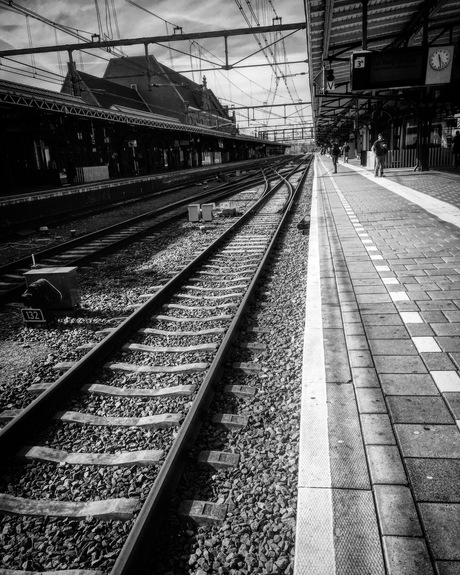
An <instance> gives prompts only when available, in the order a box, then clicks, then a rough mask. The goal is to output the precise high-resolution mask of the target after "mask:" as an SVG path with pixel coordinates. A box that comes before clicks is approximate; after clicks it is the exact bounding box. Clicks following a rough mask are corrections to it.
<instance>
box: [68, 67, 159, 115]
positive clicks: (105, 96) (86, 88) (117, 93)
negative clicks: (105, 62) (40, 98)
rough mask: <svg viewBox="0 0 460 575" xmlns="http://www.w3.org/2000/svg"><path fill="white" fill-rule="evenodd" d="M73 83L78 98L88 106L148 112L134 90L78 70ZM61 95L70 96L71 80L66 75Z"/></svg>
mask: <svg viewBox="0 0 460 575" xmlns="http://www.w3.org/2000/svg"><path fill="white" fill-rule="evenodd" d="M74 82H76V83H77V86H78V92H79V96H80V97H81V98H82V100H84V101H85V102H86V103H88V104H93V105H95V106H100V107H101V108H110V107H112V106H123V107H125V108H131V109H133V110H140V111H143V112H148V111H149V109H148V107H147V106H146V104H145V102H144V101H143V100H142V98H141V97H140V95H139V94H138V93H137V91H136V90H133V89H131V88H127V87H125V86H123V85H121V84H117V83H116V82H110V81H108V80H105V79H104V78H97V77H96V76H91V74H86V73H85V72H81V71H79V70H75V72H74ZM61 92H62V93H64V94H72V80H71V77H70V73H68V74H67V76H66V79H65V80H64V84H63V86H62V90H61Z"/></svg>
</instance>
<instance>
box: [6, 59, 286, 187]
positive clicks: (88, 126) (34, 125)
mask: <svg viewBox="0 0 460 575" xmlns="http://www.w3.org/2000/svg"><path fill="white" fill-rule="evenodd" d="M0 125H1V127H0V135H1V138H0V141H1V144H0V145H1V147H2V151H1V154H0V170H1V173H2V178H3V185H2V194H3V195H5V194H8V193H10V192H11V191H17V190H21V189H23V190H24V191H27V190H28V189H30V188H32V187H33V188H37V187H39V186H49V185H56V186H58V185H63V184H72V183H79V182H91V181H100V180H108V179H110V178H122V177H132V176H137V175H147V174H154V173H158V172H163V171H169V170H178V169H185V168H193V167H199V166H207V165H214V164H221V163H228V162H233V161H241V160H248V159H254V158H259V157H260V158H265V157H267V156H270V155H279V154H283V153H284V152H285V150H286V148H287V146H286V145H285V144H283V143H280V142H271V141H268V140H261V139H259V138H255V137H252V136H247V135H243V134H240V133H239V131H238V128H237V126H236V123H235V117H234V116H233V115H232V116H231V115H229V113H228V109H227V108H226V107H224V106H222V105H221V104H220V102H219V100H218V99H217V97H216V96H215V95H214V93H213V92H212V90H210V89H209V88H208V86H207V82H206V78H205V77H204V78H203V82H202V84H197V83H195V82H192V81H191V80H189V79H188V78H186V77H185V76H182V75H181V74H178V73H177V72H175V71H174V70H172V69H171V68H168V67H167V66H164V65H163V64H161V63H160V62H158V60H156V58H155V57H154V56H152V55H150V56H147V57H125V58H113V59H111V60H110V61H109V63H108V66H107V68H106V71H105V74H104V77H103V78H98V77H96V76H92V75H90V74H87V73H85V72H82V71H80V70H77V69H76V67H75V66H74V65H72V64H69V71H68V73H67V76H66V78H65V81H64V83H63V86H62V89H61V92H60V93H58V92H53V91H49V90H43V89H40V88H35V87H31V86H26V85H22V84H19V83H14V82H8V81H0Z"/></svg>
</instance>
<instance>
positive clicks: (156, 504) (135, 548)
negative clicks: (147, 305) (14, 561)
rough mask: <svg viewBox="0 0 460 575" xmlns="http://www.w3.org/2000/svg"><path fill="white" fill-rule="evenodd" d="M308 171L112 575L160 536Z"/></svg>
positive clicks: (122, 574) (125, 570)
mask: <svg viewBox="0 0 460 575" xmlns="http://www.w3.org/2000/svg"><path fill="white" fill-rule="evenodd" d="M308 168H309V165H308V167H307V168H306V170H305V174H304V177H303V178H302V179H301V181H299V183H298V185H297V187H296V189H295V190H294V191H293V193H292V194H291V197H290V200H289V202H288V204H287V205H286V206H285V211H284V215H283V216H282V218H281V220H280V222H279V223H278V225H277V228H276V231H275V233H274V234H273V236H272V239H271V241H270V243H269V245H268V247H267V250H266V252H265V254H264V256H263V258H262V260H261V262H260V264H259V266H258V268H257V270H256V272H255V275H254V277H253V279H252V281H251V283H250V285H249V287H248V289H247V291H246V294H245V295H244V297H243V299H242V301H241V303H240V305H239V307H238V310H237V311H236V313H235V315H234V317H233V319H232V321H231V324H230V326H229V328H228V330H227V332H226V334H225V336H224V339H223V341H222V343H221V345H220V347H219V349H218V351H217V354H216V355H215V357H214V359H213V361H212V363H211V365H210V367H209V370H208V373H207V375H206V377H205V379H204V381H203V383H202V384H201V386H200V389H199V391H198V394H197V397H196V399H195V401H194V402H193V406H192V408H191V409H190V411H189V412H188V413H187V415H186V417H185V419H184V422H183V424H182V426H181V428H180V430H179V432H178V435H177V437H176V439H175V441H174V444H173V446H172V448H171V449H170V451H169V453H168V455H167V456H166V459H165V462H164V464H163V465H162V467H161V470H160V472H159V474H158V476H157V478H156V480H155V482H154V484H153V486H152V489H151V490H150V493H149V495H148V496H147V499H146V500H145V502H144V504H143V506H142V509H141V511H140V513H139V515H138V517H137V519H136V521H135V523H134V526H133V528H132V530H131V531H130V533H129V535H128V538H127V540H126V543H125V545H124V546H123V548H122V550H121V552H120V554H119V556H118V559H117V561H116V563H115V565H114V567H113V568H112V571H111V572H110V575H135V574H136V572H137V571H138V569H139V554H140V553H142V548H143V545H144V543H145V540H146V538H147V537H148V538H150V539H151V538H154V537H155V536H156V534H157V533H158V532H159V529H160V527H161V519H159V518H162V517H164V513H162V511H163V510H164V508H165V506H166V504H167V503H168V501H169V500H170V498H171V495H172V493H173V491H174V489H175V488H176V486H177V483H178V481H179V479H180V475H181V471H182V469H183V466H184V461H183V460H184V455H185V454H186V453H187V452H188V448H189V447H190V445H192V443H193V440H194V438H195V437H196V435H197V433H198V432H199V429H200V427H201V420H202V414H203V413H204V412H205V410H206V409H207V408H208V407H209V405H210V404H211V401H212V399H213V396H214V388H215V387H216V386H217V384H218V382H219V381H220V379H221V375H222V371H223V364H224V361H225V359H226V357H227V355H228V353H229V350H230V348H231V345H232V343H233V341H234V339H235V337H236V335H237V332H238V327H239V325H240V324H241V322H242V320H243V318H244V315H245V312H246V310H247V309H248V306H249V304H250V302H251V300H252V298H253V296H254V292H255V290H256V287H257V284H258V283H259V281H260V278H261V276H262V274H263V271H264V269H265V267H266V265H267V262H268V261H269V259H270V257H271V255H272V253H273V250H274V247H275V245H276V243H277V241H278V237H279V234H280V233H281V231H282V229H283V228H284V224H285V221H286V218H287V217H288V216H289V213H290V210H291V208H292V205H293V202H294V199H295V197H296V194H297V193H298V192H299V191H300V190H301V188H302V186H303V183H304V181H305V178H306V174H307V172H308ZM294 171H297V168H296V169H294ZM284 184H285V182H283V183H280V184H278V185H277V186H276V187H275V188H274V189H273V190H272V194H268V195H265V196H264V197H262V198H261V199H260V200H259V202H258V204H259V207H260V206H262V205H264V204H265V203H266V202H267V201H268V200H269V199H270V197H271V196H272V195H274V194H275V193H276V192H277V190H278V188H280V187H281V186H282V185H284ZM256 209H257V208H256V207H255V206H254V208H253V210H252V212H247V213H246V214H245V215H244V216H243V217H242V218H241V219H240V220H239V221H238V222H237V223H236V224H234V226H232V228H230V229H229V230H228V233H229V235H230V232H231V231H233V230H234V229H235V228H236V227H241V225H243V223H244V222H245V221H246V220H248V219H250V218H251V217H252V216H253V215H254V211H255V210H256ZM242 220H243V221H242ZM226 233H227V232H226ZM226 237H227V236H226Z"/></svg>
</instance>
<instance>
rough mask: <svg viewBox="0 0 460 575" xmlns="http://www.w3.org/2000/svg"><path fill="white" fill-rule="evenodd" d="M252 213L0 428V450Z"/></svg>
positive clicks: (8, 448)
mask: <svg viewBox="0 0 460 575" xmlns="http://www.w3.org/2000/svg"><path fill="white" fill-rule="evenodd" d="M275 189H276V188H275ZM266 201H267V196H264V197H263V198H261V199H260V200H259V202H258V203H259V204H260V203H265V202H266ZM252 215H253V210H248V212H246V214H244V215H243V216H242V217H241V218H240V219H239V220H238V221H237V222H235V223H234V224H233V225H232V226H230V227H229V228H228V229H227V230H226V231H225V232H224V233H223V234H222V235H221V236H220V237H219V238H217V239H216V240H214V242H213V243H211V244H210V245H209V246H208V247H207V248H206V249H205V250H204V251H203V252H202V253H201V254H199V255H198V256H197V257H196V258H194V259H193V260H192V261H191V262H190V263H189V264H188V265H187V266H185V267H184V268H183V269H182V270H181V271H180V272H179V273H178V274H176V275H175V276H174V277H173V278H171V279H170V280H169V281H168V282H167V283H166V284H165V285H164V286H163V287H162V288H161V289H160V290H159V291H158V292H157V293H156V294H155V295H153V296H152V297H151V298H149V299H148V300H146V302H145V303H144V304H143V305H142V306H141V307H140V308H138V309H137V310H136V311H134V312H133V313H132V314H131V315H130V316H129V317H128V318H126V319H125V320H124V321H123V322H122V323H121V324H120V325H119V326H118V327H117V328H116V329H115V330H114V331H113V332H112V333H110V334H109V335H107V337H105V338H104V339H103V340H102V341H100V342H99V343H98V344H97V345H96V346H95V347H94V348H92V349H91V350H90V351H89V352H88V353H87V354H85V355H84V356H83V357H82V358H81V359H80V360H79V361H78V362H77V363H76V364H75V365H74V366H72V367H71V368H70V369H69V370H68V371H67V372H65V373H64V374H63V375H62V376H61V377H59V378H58V379H57V380H56V381H55V382H54V383H53V385H52V386H50V388H49V389H47V390H46V391H44V392H43V393H42V394H41V395H40V396H39V397H37V398H36V399H35V400H34V401H32V402H31V403H30V404H29V405H28V406H27V407H26V408H25V409H24V410H23V411H21V413H20V414H19V415H17V416H16V417H15V418H14V419H13V420H12V421H10V422H9V423H8V424H7V425H6V426H5V427H4V428H3V429H2V430H0V454H2V455H7V454H11V453H13V452H14V450H15V449H16V448H17V445H18V444H19V443H20V442H21V441H22V440H23V437H24V436H25V435H26V434H27V432H28V431H29V430H30V429H31V428H32V427H33V426H35V425H36V424H37V422H38V421H39V420H40V419H42V418H43V415H44V414H46V413H47V412H48V411H49V410H50V409H52V408H53V407H54V405H56V404H57V403H58V402H59V401H61V400H62V399H63V398H64V397H65V396H66V395H67V394H68V391H69V389H73V388H75V387H77V386H79V385H83V384H82V383H81V382H82V381H84V380H85V378H87V377H88V375H89V374H90V373H91V371H92V370H93V369H94V366H95V365H100V364H102V362H103V361H104V360H105V359H106V358H107V357H108V355H110V353H111V352H112V351H113V350H114V349H115V348H116V347H117V345H118V344H119V342H120V341H122V340H124V339H126V338H127V337H128V334H131V333H133V332H134V331H136V330H137V329H138V328H139V326H140V325H141V324H142V322H143V321H144V320H145V318H146V317H148V315H149V314H150V315H151V314H152V311H153V310H154V309H155V308H156V307H159V306H161V305H162V303H163V302H164V301H165V300H166V298H167V297H170V295H171V294H172V293H174V291H175V290H176V289H177V287H178V286H179V285H181V283H182V282H183V281H184V280H185V279H187V278H188V277H189V276H191V275H192V273H193V271H194V270H195V268H196V267H197V266H198V265H200V264H201V263H202V262H203V261H204V260H205V259H206V258H207V257H208V255H209V254H210V253H212V251H214V250H215V249H216V248H217V247H218V246H219V245H220V244H221V243H223V242H224V241H225V240H226V239H227V237H229V236H230V235H231V234H232V233H233V232H234V231H235V230H236V229H237V228H238V227H240V226H241V225H243V223H245V221H246V220H247V219H248V218H249V217H252Z"/></svg>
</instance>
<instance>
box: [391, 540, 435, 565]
mask: <svg viewBox="0 0 460 575" xmlns="http://www.w3.org/2000/svg"><path fill="white" fill-rule="evenodd" d="M382 543H383V552H384V554H385V559H386V563H387V567H388V575H434V571H433V567H432V565H431V560H430V556H429V554H428V550H427V547H426V543H425V541H424V540H423V539H421V538H418V537H393V536H391V537H390V536H385V537H383V538H382Z"/></svg>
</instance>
